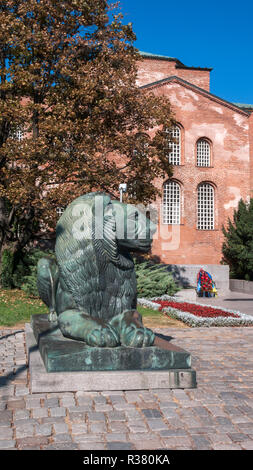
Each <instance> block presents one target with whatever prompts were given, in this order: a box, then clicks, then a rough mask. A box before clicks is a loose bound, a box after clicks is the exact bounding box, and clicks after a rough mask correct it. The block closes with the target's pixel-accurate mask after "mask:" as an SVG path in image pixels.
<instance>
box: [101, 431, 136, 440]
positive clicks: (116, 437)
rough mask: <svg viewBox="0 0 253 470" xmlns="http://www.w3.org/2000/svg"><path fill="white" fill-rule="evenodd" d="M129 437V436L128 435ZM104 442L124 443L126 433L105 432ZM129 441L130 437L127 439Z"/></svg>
mask: <svg viewBox="0 0 253 470" xmlns="http://www.w3.org/2000/svg"><path fill="white" fill-rule="evenodd" d="M129 436H130V435H129ZM105 438H106V441H108V442H110V441H113V442H115V441H117V440H118V441H120V442H125V441H126V440H127V433H119V432H107V433H106V435H105ZM129 440H131V439H130V437H129Z"/></svg>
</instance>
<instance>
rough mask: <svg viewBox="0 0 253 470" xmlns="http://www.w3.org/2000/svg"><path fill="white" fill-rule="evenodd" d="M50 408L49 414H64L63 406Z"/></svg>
mask: <svg viewBox="0 0 253 470" xmlns="http://www.w3.org/2000/svg"><path fill="white" fill-rule="evenodd" d="M49 410H50V415H51V416H53V417H55V416H66V409H65V408H61V407H58V408H49Z"/></svg>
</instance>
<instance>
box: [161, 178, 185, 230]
mask: <svg viewBox="0 0 253 470" xmlns="http://www.w3.org/2000/svg"><path fill="white" fill-rule="evenodd" d="M180 201H181V194H180V185H179V184H178V183H177V182H176V181H167V182H166V183H165V184H164V186H163V223H164V224H172V225H178V224H180Z"/></svg>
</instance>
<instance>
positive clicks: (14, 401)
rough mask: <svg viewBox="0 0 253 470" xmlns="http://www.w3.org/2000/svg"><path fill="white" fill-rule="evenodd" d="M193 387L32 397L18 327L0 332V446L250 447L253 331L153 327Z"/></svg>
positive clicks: (22, 337) (252, 434) (252, 441)
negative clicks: (183, 355) (185, 357)
mask: <svg viewBox="0 0 253 470" xmlns="http://www.w3.org/2000/svg"><path fill="white" fill-rule="evenodd" d="M156 331H157V332H159V333H162V334H163V335H168V336H169V335H170V336H172V337H173V342H174V343H175V344H177V345H178V346H181V347H183V348H185V349H186V350H188V351H189V352H190V353H191V354H192V363H193V364H192V366H193V368H194V369H195V370H196V371H197V381H198V387H197V389H192V390H190V389H188V390H168V389H166V390H161V389H159V390H148V391H147V390H146V391H145V390H143V391H142V390H140V391H120V392H119V391H115V392H111V391H104V392H94V393H91V392H81V391H80V392H76V393H71V392H68V393H40V394H31V392H30V390H29V371H28V368H27V362H26V361H27V358H26V353H25V334H24V331H22V330H18V331H17V330H16V331H15V330H11V329H2V330H1V331H0V371H1V377H0V449H9V450H10V449H13V450H14V449H36V450H38V449H48V450H50V449H52V450H54V449H62V450H64V449H66V450H67V449H70V450H72V449H73V450H75V449H76V450H98V449H99V450H100V449H105V450H141V449H144V450H154V449H155V450H161V449H168V450H169V449H176V450H179V449H180V450H181V449H187V450H189V449H196V450H202V449H203V450H208V449H214V450H218V449H226V450H232V449H235V450H236V449H238V450H244V449H245V450H252V449H253V375H252V370H253V352H252V343H253V328H251V327H248V328H247V327H244V328H241V327H240V328H227V327H223V328H196V329H193V328H188V329H170V330H167V329H161V330H156Z"/></svg>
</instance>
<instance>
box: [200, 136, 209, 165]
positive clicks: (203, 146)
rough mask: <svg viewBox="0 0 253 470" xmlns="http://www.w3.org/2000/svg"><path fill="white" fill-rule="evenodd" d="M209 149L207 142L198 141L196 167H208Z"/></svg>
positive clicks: (203, 140) (204, 140)
mask: <svg viewBox="0 0 253 470" xmlns="http://www.w3.org/2000/svg"><path fill="white" fill-rule="evenodd" d="M210 157H211V148H210V144H209V142H208V140H206V139H199V140H198V142H197V166H210Z"/></svg>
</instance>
